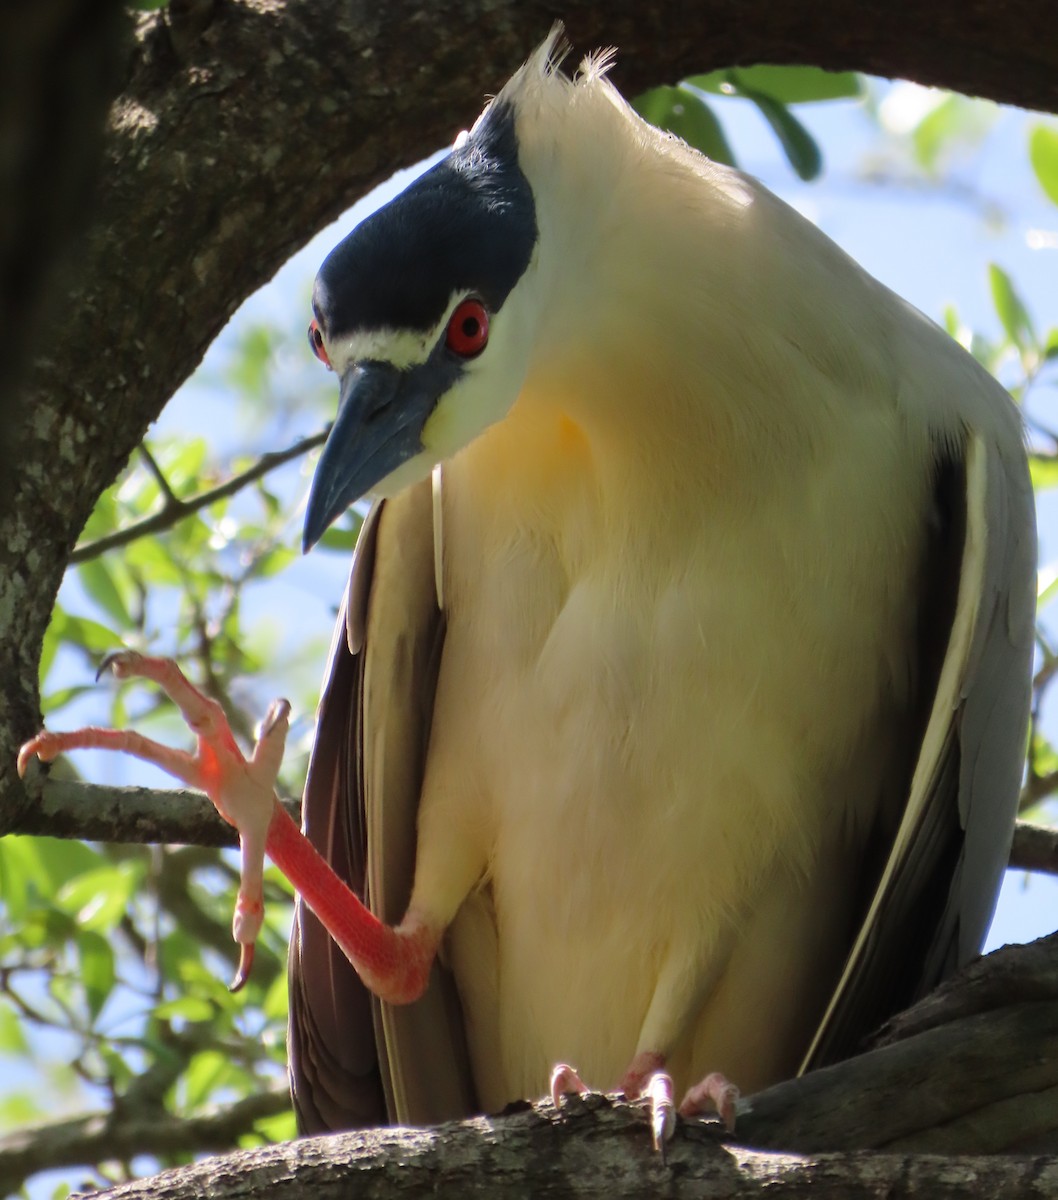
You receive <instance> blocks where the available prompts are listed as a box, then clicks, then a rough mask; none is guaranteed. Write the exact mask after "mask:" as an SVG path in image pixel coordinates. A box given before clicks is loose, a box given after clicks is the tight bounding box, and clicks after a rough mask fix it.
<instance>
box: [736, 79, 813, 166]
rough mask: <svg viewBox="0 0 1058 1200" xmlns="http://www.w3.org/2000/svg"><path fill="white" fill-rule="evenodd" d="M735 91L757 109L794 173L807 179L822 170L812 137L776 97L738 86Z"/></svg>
mask: <svg viewBox="0 0 1058 1200" xmlns="http://www.w3.org/2000/svg"><path fill="white" fill-rule="evenodd" d="M739 92H740V93H741V94H742V95H744V96H746V97H748V98H749V99H750V100H752V101H753V103H754V104H755V105H756V106H757V107H758V108H759V109H760V111H761V113H762V115H763V116H764V119H765V120H766V121H767V122H768V124H769V125H770V126H771V127H772V129H773V130H774V131H775V135H776V137H778V139H779V143H780V145H781V146H782V148H783V152H784V153H785V154H786V157H787V159H788V160H789V162H790V166H791V167H793V169H794V170H795V171H796V172H797V174H798V175H799V176H800V177H801V178H802V179H803V180H805V182H809V181H811V180H813V179H816V178H818V176H819V173H820V171H822V169H823V155H822V154H821V153H820V150H819V146H818V145H817V144H816V140H815V138H813V137H812V135H811V134H810V133H809V132H808V130H807V129H806V128H805V127H804V126H803V125H802V124H801V122H800V121H799V120H798V119H797V118H796V117H795V116H794V115H793V113H792V112H790V110H789V109H788V108H787V107H786V105H785V104H781V103H780V102H779V101H778V100H773V99H772V97H771V96H766V95H765V94H764V93H763V92H754V91H750V90H748V89H746V88H745V87H741V86H740V87H739Z"/></svg>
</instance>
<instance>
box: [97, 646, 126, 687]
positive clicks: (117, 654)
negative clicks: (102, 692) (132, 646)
mask: <svg viewBox="0 0 1058 1200" xmlns="http://www.w3.org/2000/svg"><path fill="white" fill-rule="evenodd" d="M128 654H129V652H128V650H111V652H110V653H109V654H108V655H107V656H106V657H105V658H104V659H103V661H102V662H101V663H100V664H99V670H98V671H96V683H98V682H99V681H100V679H102V678H103V672H104V671H110V670H112V669H113V667H114V664H115V663H117V662H118V661H119V660H120V659H123V658H127V657H128Z"/></svg>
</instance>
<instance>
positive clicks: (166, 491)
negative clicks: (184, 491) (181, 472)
mask: <svg viewBox="0 0 1058 1200" xmlns="http://www.w3.org/2000/svg"><path fill="white" fill-rule="evenodd" d="M139 450H140V458H142V459H143V461H144V463H145V464H146V467H147V470H148V471H150V473H151V474H152V475H153V476H154V482H155V483H156V484H157V485H158V487H159V489H160V490H161V493H162V512H165V510H166V509H168V508H172V507H173V506H174V505H175V506H176V507H177V508H179V507H180V497H179V496H178V495H177V494H176V492H174V491H173V489H172V488H171V487H170V486H169V480H168V479H166V477H165V472H164V471H163V470H162V468H161V467H160V466H158V460H157V459H156V458H155V457H154V455H153V454H152V453H151V452H150V450H148V449H147V443H146V442H140V446H139Z"/></svg>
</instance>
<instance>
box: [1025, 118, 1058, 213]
mask: <svg viewBox="0 0 1058 1200" xmlns="http://www.w3.org/2000/svg"><path fill="white" fill-rule="evenodd" d="M1029 162H1030V163H1032V169H1033V170H1034V171H1035V172H1036V178H1037V179H1038V180H1039V182H1040V187H1041V188H1043V190H1044V192H1045V193H1046V195H1047V198H1048V199H1049V200H1050V201H1051V202H1052V203H1053V204H1058V128H1055V127H1054V126H1053V125H1042V124H1041V125H1034V126H1033V127H1032V132H1031V133H1030V134H1029Z"/></svg>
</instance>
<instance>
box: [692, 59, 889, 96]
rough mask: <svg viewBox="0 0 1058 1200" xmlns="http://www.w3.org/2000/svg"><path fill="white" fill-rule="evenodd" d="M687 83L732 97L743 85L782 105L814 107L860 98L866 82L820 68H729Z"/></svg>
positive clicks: (841, 72)
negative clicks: (733, 89)
mask: <svg viewBox="0 0 1058 1200" xmlns="http://www.w3.org/2000/svg"><path fill="white" fill-rule="evenodd" d="M687 83H690V84H693V85H694V86H695V87H696V88H701V90H702V91H705V92H714V93H716V94H718V95H731V94H732V87H738V86H739V85H741V86H742V87H744V88H745V89H747V90H749V91H754V92H759V93H760V94H761V95H764V96H771V98H772V99H773V100H778V101H779V102H780V103H781V104H811V103H813V102H815V101H819V100H847V99H858V98H859V97H860V96H862V95H863V94H864V90H865V89H864V86H863V80H862V79H861V78H860V76H859V75H857V74H856V72H855V71H824V70H822V69H821V68H820V67H779V66H772V65H768V64H760V65H758V66H754V67H729V68H725V69H724V70H720V71H710V72H709V74H707V75H692V76H691V77H690V78H689V79H688V80H687Z"/></svg>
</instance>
